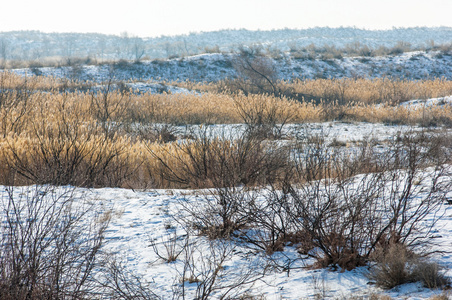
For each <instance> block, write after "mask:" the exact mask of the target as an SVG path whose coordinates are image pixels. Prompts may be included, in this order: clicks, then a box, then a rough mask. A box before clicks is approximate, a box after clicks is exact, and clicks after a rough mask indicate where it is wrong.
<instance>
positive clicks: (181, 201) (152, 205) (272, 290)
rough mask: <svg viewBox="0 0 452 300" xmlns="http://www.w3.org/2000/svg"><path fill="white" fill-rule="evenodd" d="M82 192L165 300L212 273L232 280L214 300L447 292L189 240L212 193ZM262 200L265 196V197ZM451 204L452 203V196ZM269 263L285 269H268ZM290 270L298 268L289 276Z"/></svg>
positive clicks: (438, 239)
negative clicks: (191, 208)
mask: <svg viewBox="0 0 452 300" xmlns="http://www.w3.org/2000/svg"><path fill="white" fill-rule="evenodd" d="M215 126H217V127H218V126H219V125H215ZM228 126H229V127H227V130H240V128H239V127H237V126H238V125H228ZM230 126H236V127H230ZM306 126H307V127H309V128H310V131H311V132H319V133H327V137H328V139H331V140H340V141H343V142H345V143H351V142H353V141H359V140H363V139H364V138H374V139H378V140H381V141H384V140H387V139H390V138H392V137H393V136H394V135H395V134H396V133H397V132H400V131H404V130H408V129H409V127H401V126H384V125H381V124H367V123H356V124H348V123H324V124H308V125H305V127H306ZM234 128H235V129H234ZM237 128H239V129H237ZM418 129H419V128H418ZM222 130H225V129H224V128H223V129H222ZM287 130H288V132H290V131H297V130H298V131H299V130H300V129H297V128H295V127H294V126H288V128H287ZM426 172H428V171H426ZM450 180H452V178H450ZM67 189H68V187H61V188H56V191H55V192H56V193H59V191H60V190H62V191H66V190H67ZM26 190H27V187H18V188H16V189H15V192H16V193H19V194H20V193H22V194H24V193H26ZM74 192H75V195H77V196H76V197H75V199H79V200H78V201H82V200H80V199H83V201H88V202H90V203H95V205H96V207H97V208H96V210H97V211H98V212H101V211H104V212H107V211H109V212H111V221H110V224H109V226H108V228H107V231H106V244H105V245H104V246H103V251H104V252H105V253H112V254H113V255H114V257H116V259H117V260H118V261H119V262H120V263H121V264H122V265H124V266H125V268H126V270H127V271H128V272H130V273H131V274H133V275H135V276H138V278H140V279H141V281H142V282H146V283H148V284H149V286H148V288H149V289H150V290H152V291H153V292H154V293H155V294H157V295H158V296H160V297H161V298H163V299H173V298H174V297H175V295H180V294H181V293H182V287H184V290H183V293H185V295H186V298H187V299H193V297H194V295H195V293H196V288H197V286H198V285H197V282H196V280H189V278H191V277H193V276H195V277H196V276H197V275H196V274H203V273H204V274H206V273H209V272H211V271H212V268H215V266H219V265H221V269H220V273H221V274H224V275H220V276H219V277H218V278H217V281H216V283H215V287H216V288H218V290H217V291H214V292H213V293H212V299H220V298H221V295H223V294H224V293H225V292H226V291H228V290H229V288H230V287H231V286H232V287H233V286H234V285H235V284H237V283H243V284H242V285H241V288H238V289H232V290H231V291H230V293H229V294H228V296H230V297H232V299H238V298H237V297H238V296H239V295H241V296H243V295H244V293H246V294H248V295H254V296H259V297H262V299H313V298H316V299H322V298H323V299H350V298H351V297H359V296H363V297H368V296H369V295H371V294H379V295H388V296H390V297H392V298H394V299H427V298H430V297H432V296H434V295H438V294H441V293H442V291H440V290H430V289H426V288H423V287H422V285H421V284H420V283H411V284H405V285H402V286H399V287H396V288H394V289H392V290H382V289H379V288H377V287H375V285H373V284H371V282H370V281H369V279H368V278H367V277H366V273H367V272H368V268H367V267H360V268H356V269H354V270H352V271H341V270H340V269H338V270H334V269H332V268H327V269H313V268H310V266H311V265H312V264H313V263H314V260H313V259H312V258H306V257H303V256H302V255H300V254H298V253H297V251H296V249H295V248H294V247H290V246H287V247H285V250H284V251H283V252H275V253H273V254H272V255H271V256H267V255H265V254H264V253H262V251H260V252H259V251H253V250H252V249H251V248H250V247H247V246H246V245H244V244H240V243H236V242H231V241H221V240H213V241H212V240H211V241H209V240H208V239H207V238H206V237H202V236H195V235H193V234H190V235H189V234H188V232H187V231H186V226H185V224H186V223H185V220H187V218H189V216H187V215H186V212H185V211H184V209H183V207H184V205H187V203H192V204H193V203H203V201H204V200H205V199H206V197H207V198H208V197H210V196H211V193H212V191H209V190H128V189H120V188H100V189H82V188H76V189H75V191H74ZM262 193H263V194H265V191H262ZM450 196H451V197H452V191H450ZM7 197H8V196H7V193H6V191H5V187H1V194H0V199H2V201H3V203H5V199H7ZM437 216H442V218H441V219H440V221H439V222H437V223H436V224H435V226H434V228H433V231H432V232H433V233H434V237H435V239H434V245H433V246H432V248H431V249H429V250H432V251H436V250H440V251H442V252H441V253H437V254H435V255H434V256H433V257H432V258H433V259H434V260H435V261H438V262H439V263H440V264H441V265H442V266H444V267H445V268H446V272H447V273H446V275H447V276H448V277H452V205H448V204H446V203H443V204H442V205H441V206H440V207H439V211H438V212H436V215H434V214H431V215H429V216H428V217H427V218H426V219H425V222H426V223H428V222H429V221H431V220H433V219H434V218H436V217H437ZM171 247H173V248H172V249H173V250H174V251H173V252H174V253H175V254H179V255H178V256H177V255H176V256H177V259H175V261H173V262H167V261H165V259H166V258H168V255H169V252H171V251H170V250H168V249H170V248H171ZM184 249H185V251H184ZM189 254H190V255H189ZM222 255H223V256H222ZM187 259H188V260H192V261H193V262H195V263H194V265H196V269H190V268H188V267H187V264H186V263H184V262H187ZM269 259H270V260H271V261H272V262H273V263H274V264H277V265H280V266H281V267H280V268H266V269H264V266H266V265H267V263H268V260H269ZM283 266H290V267H289V268H286V269H284V268H283ZM250 271H252V272H250ZM182 278H185V284H184V285H182V284H181V282H182V281H184V280H183V279H182ZM257 299H261V298H257Z"/></svg>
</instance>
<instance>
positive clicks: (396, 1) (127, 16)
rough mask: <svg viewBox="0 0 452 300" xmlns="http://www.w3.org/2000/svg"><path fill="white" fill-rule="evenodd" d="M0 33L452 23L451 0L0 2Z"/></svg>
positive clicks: (154, 34) (152, 34)
mask: <svg viewBox="0 0 452 300" xmlns="http://www.w3.org/2000/svg"><path fill="white" fill-rule="evenodd" d="M1 1H2V2H3V3H2V4H1V5H0V9H1V11H2V14H1V15H2V16H1V18H0V32H1V31H14V30H40V31H44V32H100V33H105V34H115V35H119V34H121V33H123V32H128V34H129V35H133V36H140V37H157V36H161V35H177V34H189V33H191V32H200V31H215V30H221V29H242V28H244V29H249V30H257V29H260V30H270V29H282V28H291V29H303V28H312V27H318V26H320V27H323V26H329V27H340V26H344V27H348V26H352V27H358V28H363V29H391V28H393V27H416V26H428V27H433V26H449V27H452V17H451V13H452V0H428V1H426V0H378V1H376V0H373V1H365V0H298V1H297V0H228V1H215V0H160V1H157V0H127V1H124V0H121V1H117V0H77V1H74V0H66V1H62V0H39V1H37V0H1Z"/></svg>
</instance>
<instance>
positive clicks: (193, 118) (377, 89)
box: [0, 72, 452, 186]
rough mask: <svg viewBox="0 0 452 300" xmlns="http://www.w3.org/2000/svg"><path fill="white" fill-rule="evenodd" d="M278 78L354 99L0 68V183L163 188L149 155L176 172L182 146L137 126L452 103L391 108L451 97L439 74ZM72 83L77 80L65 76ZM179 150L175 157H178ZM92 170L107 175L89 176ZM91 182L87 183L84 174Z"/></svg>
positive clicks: (296, 119) (392, 117)
mask: <svg viewBox="0 0 452 300" xmlns="http://www.w3.org/2000/svg"><path fill="white" fill-rule="evenodd" d="M185 84H186V85H187V84H190V83H185ZM281 84H285V85H288V86H290V87H291V88H293V89H294V91H295V92H300V93H305V94H312V95H314V94H315V95H319V96H320V97H322V98H326V97H330V96H331V95H332V94H334V93H336V94H334V95H346V96H344V97H345V98H347V99H354V101H347V103H346V104H341V101H340V100H338V101H321V102H320V103H317V104H316V103H315V102H300V101H296V100H291V99H290V98H284V97H282V98H278V97H274V96H271V95H244V94H241V93H234V94H232V93H227V92H222V93H220V92H215V91H214V89H215V85H214V84H210V85H208V86H207V87H206V85H204V86H202V85H201V84H192V87H196V88H198V89H203V88H204V90H211V92H205V93H202V94H198V95H193V94H174V95H173V94H149V93H148V94H140V95H138V94H133V93H128V92H119V91H114V92H109V93H108V94H106V93H97V94H92V93H87V92H81V91H76V92H68V91H61V89H62V88H63V87H67V86H68V81H66V80H58V79H55V78H52V77H41V76H32V77H27V78H24V77H21V76H18V75H15V74H13V73H8V72H4V73H0V89H1V94H0V147H1V148H0V174H1V178H0V181H1V183H2V184H5V183H6V182H7V180H10V179H11V178H13V177H14V176H13V175H15V177H14V180H15V182H16V184H27V183H30V182H34V181H36V180H37V179H36V176H38V175H42V178H41V181H43V182H46V181H48V180H49V179H48V178H49V177H52V176H53V178H56V177H58V176H62V175H61V174H63V173H64V172H66V173H67V172H72V171H73V172H75V173H77V172H78V173H77V174H78V175H77V176H78V177H80V178H79V179H78V180H76V181H75V183H79V184H85V185H119V186H145V185H148V184H151V185H157V186H162V185H164V179H163V178H161V177H159V176H158V174H160V173H161V170H160V169H159V168H160V167H161V166H160V165H159V162H158V161H157V160H156V158H155V156H154V155H152V154H151V153H152V152H154V153H159V155H160V157H163V158H165V159H167V160H168V163H171V164H173V165H174V166H175V167H174V169H178V167H177V164H178V163H181V162H177V161H175V160H174V157H175V155H172V153H173V154H174V152H175V151H180V150H177V148H175V147H174V146H173V145H172V144H159V143H154V142H156V141H155V140H145V139H143V136H140V135H139V134H137V131H136V130H135V129H134V128H137V127H138V128H140V127H143V126H149V125H152V124H155V123H168V124H173V125H181V124H214V123H216V124H227V123H229V124H231V123H244V122H248V123H250V124H251V125H255V124H258V125H259V124H270V125H273V124H280V123H302V122H321V121H324V120H331V119H342V120H354V121H366V122H386V123H395V124H441V123H448V122H449V124H451V123H452V121H451V118H452V117H451V116H452V107H450V106H445V107H439V106H438V107H436V106H433V107H428V108H423V109H409V108H406V107H401V106H395V105H393V104H394V103H393V102H394V101H399V100H400V99H402V98H404V97H405V98H406V97H408V98H426V97H437V96H442V95H445V94H448V93H449V94H452V83H451V82H449V81H445V80H433V81H422V82H409V81H390V80H388V79H378V80H352V79H350V80H310V81H297V82H295V83H284V82H283V83H281ZM69 85H71V86H73V87H77V86H79V85H80V84H79V83H77V82H69ZM337 91H342V92H341V93H342V94H341V93H339V94H338V93H337ZM333 92H334V93H333ZM397 95H399V98H397V97H396V96H397ZM400 95H403V96H400ZM400 97H402V98H400ZM345 98H344V99H345ZM378 102H383V103H382V104H377V103H378ZM150 150H152V151H150ZM179 154H180V153H179ZM179 154H178V155H176V156H178V157H183V155H179ZM71 164H75V165H76V166H75V167H74V166H71ZM71 167H73V168H75V169H74V170H75V171H74V170H72V171H71V169H70V168H71ZM58 168H59V170H60V173H58V172H56V173H55V170H54V169H58ZM65 168H66V169H67V170H66V169H65ZM77 168H78V169H77ZM63 169H64V170H65V171H64V172H63V171H61V170H63ZM92 172H97V173H96V174H97V175H98V176H104V177H105V178H104V179H103V180H100V179H99V180H97V181H94V182H93V181H92V180H93V179H92V178H91V177H90V176H92V174H91V173H92ZM105 172H114V173H115V175H111V174H105ZM45 173H48V174H45ZM87 173H88V175H89V176H88V175H86V174H87ZM64 174H65V173H64ZM44 175H45V176H44ZM66 175H67V174H66ZM46 176H47V177H46ZM67 176H69V175H67ZM83 176H86V178H82V177H83ZM115 176H116V177H115ZM38 177H39V176H38ZM88 179H89V180H90V181H89V182H87V181H84V180H88ZM62 182H65V183H66V181H62ZM67 183H74V182H71V181H69V182H67ZM137 183H138V184H137Z"/></svg>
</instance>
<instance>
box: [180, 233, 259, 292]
mask: <svg viewBox="0 0 452 300" xmlns="http://www.w3.org/2000/svg"><path fill="white" fill-rule="evenodd" d="M235 247H236V246H235V245H234V244H232V243H231V242H229V241H225V240H215V241H209V243H208V244H196V243H193V242H191V243H190V244H189V245H188V247H187V248H186V251H185V258H184V265H183V267H182V270H179V273H180V276H181V280H182V284H181V287H180V290H179V291H178V293H177V294H178V295H179V296H180V297H182V298H183V299H185V297H188V296H189V295H191V297H192V298H193V299H211V297H213V296H215V297H218V298H220V299H239V296H240V295H243V294H247V293H248V292H249V290H250V288H251V287H252V285H253V283H254V282H256V281H257V280H258V279H260V278H262V276H264V275H265V265H261V264H257V263H253V262H251V261H248V262H247V263H246V264H244V265H243V267H242V268H239V270H235V271H234V270H233V269H232V268H229V267H228V266H227V264H228V263H229V262H230V260H231V257H232V255H233V253H234V249H235ZM224 279H226V280H224ZM187 283H190V284H195V285H196V290H195V291H193V290H189V289H188V285H187ZM186 285H187V286H186Z"/></svg>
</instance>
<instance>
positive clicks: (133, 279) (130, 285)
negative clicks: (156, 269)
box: [97, 258, 161, 300]
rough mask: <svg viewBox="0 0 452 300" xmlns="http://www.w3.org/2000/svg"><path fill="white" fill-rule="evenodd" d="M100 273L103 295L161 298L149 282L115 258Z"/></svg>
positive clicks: (134, 299) (147, 299) (124, 298)
mask: <svg viewBox="0 0 452 300" xmlns="http://www.w3.org/2000/svg"><path fill="white" fill-rule="evenodd" d="M100 270H101V272H100V274H99V275H98V279H97V283H98V284H99V285H100V287H101V288H100V291H101V293H100V294H101V295H102V297H108V299H121V300H156V299H161V297H160V296H158V295H157V294H156V293H154V292H153V291H152V287H151V286H150V284H149V283H147V282H144V281H142V280H141V279H140V277H139V276H137V275H135V274H132V273H131V272H130V271H129V270H127V268H126V267H125V266H124V265H123V264H122V263H120V262H119V261H118V260H116V259H115V258H110V259H109V260H107V261H106V262H105V263H104V264H103V266H102V268H100Z"/></svg>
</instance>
